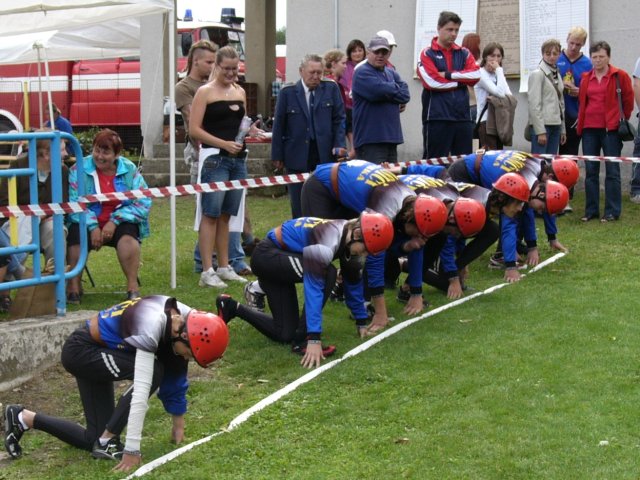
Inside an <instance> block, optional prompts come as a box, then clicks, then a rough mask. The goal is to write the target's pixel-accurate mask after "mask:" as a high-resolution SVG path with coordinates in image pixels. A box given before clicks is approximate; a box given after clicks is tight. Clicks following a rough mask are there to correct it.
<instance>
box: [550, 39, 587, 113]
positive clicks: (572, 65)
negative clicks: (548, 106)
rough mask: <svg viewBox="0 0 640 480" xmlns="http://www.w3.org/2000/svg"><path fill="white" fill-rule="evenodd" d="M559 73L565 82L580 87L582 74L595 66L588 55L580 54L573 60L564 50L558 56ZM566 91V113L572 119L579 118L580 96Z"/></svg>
mask: <svg viewBox="0 0 640 480" xmlns="http://www.w3.org/2000/svg"><path fill="white" fill-rule="evenodd" d="M557 66H558V73H560V76H561V77H562V81H563V82H571V83H573V84H574V85H575V86H576V87H580V80H581V77H582V74H583V73H585V72H588V71H589V70H591V69H592V68H593V65H592V64H591V59H590V58H589V57H588V56H587V55H583V54H580V56H579V57H578V58H576V59H575V60H574V61H573V62H572V61H571V60H569V57H567V55H566V54H565V53H564V50H563V51H562V53H561V54H560V57H559V58H558V63H557ZM566 92H567V90H565V93H564V114H565V115H566V116H567V117H568V118H571V119H577V118H578V107H579V104H578V97H572V96H571V95H569V94H568V93H566Z"/></svg>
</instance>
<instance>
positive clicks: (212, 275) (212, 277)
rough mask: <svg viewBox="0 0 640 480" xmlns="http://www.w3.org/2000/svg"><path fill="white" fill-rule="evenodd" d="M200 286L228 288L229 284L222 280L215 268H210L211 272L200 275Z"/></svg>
mask: <svg viewBox="0 0 640 480" xmlns="http://www.w3.org/2000/svg"><path fill="white" fill-rule="evenodd" d="M198 285H200V286H201V287H213V288H227V284H226V283H224V282H223V281H222V280H220V277H218V275H216V272H215V271H214V270H213V268H209V270H207V271H205V272H202V273H201V274H200V281H199V282H198Z"/></svg>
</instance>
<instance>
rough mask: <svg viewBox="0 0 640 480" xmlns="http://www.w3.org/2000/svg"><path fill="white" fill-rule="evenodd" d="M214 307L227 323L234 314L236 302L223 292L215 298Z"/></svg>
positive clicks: (236, 306) (236, 307)
mask: <svg viewBox="0 0 640 480" xmlns="http://www.w3.org/2000/svg"><path fill="white" fill-rule="evenodd" d="M216 307H217V308H218V316H219V317H220V318H222V320H224V323H229V322H230V321H231V319H232V318H233V317H235V316H236V310H237V309H238V302H236V301H235V300H234V299H233V298H231V295H227V294H226V293H223V294H222V295H218V298H216Z"/></svg>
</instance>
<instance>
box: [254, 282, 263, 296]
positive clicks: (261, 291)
mask: <svg viewBox="0 0 640 480" xmlns="http://www.w3.org/2000/svg"><path fill="white" fill-rule="evenodd" d="M253 289H254V291H255V292H256V293H261V294H262V295H265V293H264V290H262V287H261V286H260V282H259V281H257V280H256V282H255V283H254V284H253Z"/></svg>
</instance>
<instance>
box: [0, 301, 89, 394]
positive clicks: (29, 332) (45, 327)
mask: <svg viewBox="0 0 640 480" xmlns="http://www.w3.org/2000/svg"><path fill="white" fill-rule="evenodd" d="M95 313H96V312H89V311H79V312H72V313H68V314H67V315H66V316H65V317H56V316H47V317H40V318H33V319H28V318H24V319H20V320H14V321H11V322H0V338H2V346H1V347H0V392H2V391H5V390H9V389H11V388H14V387H15V386H16V385H20V384H21V383H23V382H25V381H27V380H29V379H30V378H31V377H32V376H33V375H34V374H35V373H36V372H37V371H39V370H41V369H45V368H47V367H50V366H52V365H55V364H56V363H58V362H59V361H60V351H61V350H62V345H63V344H64V341H65V339H66V338H67V337H68V336H69V334H70V333H71V332H73V331H74V330H75V329H76V328H78V327H79V326H80V325H82V323H83V322H84V321H86V320H87V319H88V318H90V317H91V316H92V315H94V314H95Z"/></svg>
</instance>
